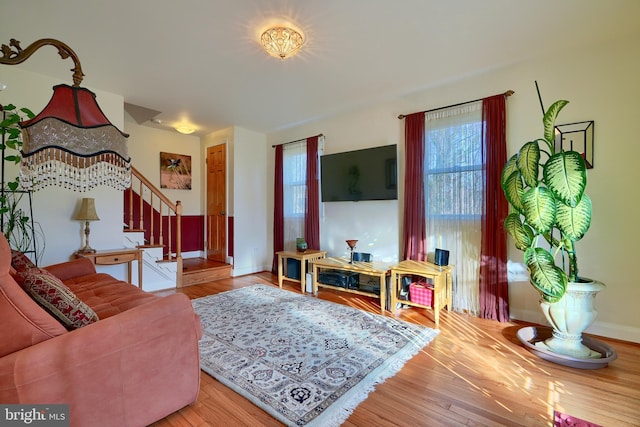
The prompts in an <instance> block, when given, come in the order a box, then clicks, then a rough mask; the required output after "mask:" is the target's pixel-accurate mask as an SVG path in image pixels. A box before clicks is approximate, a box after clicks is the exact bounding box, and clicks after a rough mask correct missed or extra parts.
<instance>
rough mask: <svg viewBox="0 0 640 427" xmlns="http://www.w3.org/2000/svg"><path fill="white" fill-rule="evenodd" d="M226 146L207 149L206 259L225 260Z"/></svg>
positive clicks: (221, 145)
mask: <svg viewBox="0 0 640 427" xmlns="http://www.w3.org/2000/svg"><path fill="white" fill-rule="evenodd" d="M226 149H227V145H226V144H220V145H214V146H213V147H209V148H207V259H210V260H214V261H220V262H226V258H227V206H226V201H227V193H226V189H227V183H226V177H227V163H226V159H227V156H226Z"/></svg>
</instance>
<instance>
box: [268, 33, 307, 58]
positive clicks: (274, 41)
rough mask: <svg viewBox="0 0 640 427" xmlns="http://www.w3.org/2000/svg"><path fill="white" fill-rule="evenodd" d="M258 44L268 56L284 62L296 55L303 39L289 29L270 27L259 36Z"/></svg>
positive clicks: (299, 34)
mask: <svg viewBox="0 0 640 427" xmlns="http://www.w3.org/2000/svg"><path fill="white" fill-rule="evenodd" d="M260 44H261V45H262V48H263V49H264V50H265V51H266V52H267V53H268V54H269V55H271V56H274V57H276V58H280V59H282V60H284V59H286V58H290V57H292V56H293V55H295V54H296V53H298V51H299V50H300V48H301V47H302V45H303V44H304V37H303V36H302V34H301V33H300V32H299V31H297V30H294V29H293V28H290V27H271V28H269V29H267V30H266V31H264V32H263V33H262V35H261V36H260Z"/></svg>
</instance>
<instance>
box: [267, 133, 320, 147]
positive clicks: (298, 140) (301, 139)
mask: <svg viewBox="0 0 640 427" xmlns="http://www.w3.org/2000/svg"><path fill="white" fill-rule="evenodd" d="M314 136H317V137H318V138H320V137H323V136H324V135H323V134H321V133H319V134H317V135H311V136H308V137H306V138H300V139H296V140H295V141H289V142H283V143H282V144H274V145H272V146H271V148H276V147H277V146H278V145H287V144H295V143H296V142H302V141H306V140H307V139H309V138H313V137H314Z"/></svg>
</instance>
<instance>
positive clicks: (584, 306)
mask: <svg viewBox="0 0 640 427" xmlns="http://www.w3.org/2000/svg"><path fill="white" fill-rule="evenodd" d="M604 288H605V285H604V284H603V283H601V282H599V281H597V280H592V281H585V282H569V283H568V284H567V291H566V293H565V294H564V295H563V297H562V299H560V301H558V302H556V303H549V302H546V301H544V300H543V301H540V307H541V308H542V312H543V313H544V315H545V317H546V318H547V321H549V323H550V324H551V326H552V327H553V335H552V337H551V338H548V339H546V340H544V341H540V342H537V343H536V344H535V345H536V346H537V347H540V348H544V349H546V350H549V351H551V352H554V353H557V354H562V355H566V356H570V357H574V358H580V359H590V358H600V357H602V355H601V353H599V352H596V351H594V350H592V349H590V348H589V347H587V346H586V345H584V344H583V343H582V333H583V332H584V331H585V330H586V329H587V328H588V327H589V326H590V325H591V324H592V323H593V321H594V320H595V318H596V316H597V315H598V311H597V310H596V308H595V303H594V301H595V297H596V295H597V294H598V292H600V291H602V290H603V289H604Z"/></svg>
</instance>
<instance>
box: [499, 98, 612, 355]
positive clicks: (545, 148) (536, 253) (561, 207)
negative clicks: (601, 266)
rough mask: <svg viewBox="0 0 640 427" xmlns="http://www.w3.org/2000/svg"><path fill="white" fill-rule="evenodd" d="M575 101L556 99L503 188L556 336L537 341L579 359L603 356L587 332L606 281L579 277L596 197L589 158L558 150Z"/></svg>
mask: <svg viewBox="0 0 640 427" xmlns="http://www.w3.org/2000/svg"><path fill="white" fill-rule="evenodd" d="M567 104H568V101H564V100H560V101H556V102H555V103H553V105H551V106H550V107H549V109H548V110H547V111H546V112H545V113H544V117H543V124H544V136H543V138H539V139H536V140H534V141H530V142H527V143H526V144H524V145H523V146H522V147H521V148H520V151H519V152H518V153H517V154H515V155H514V156H512V157H511V158H510V159H509V160H508V161H507V163H506V165H505V167H504V169H503V171H502V182H501V184H502V189H503V191H504V194H505V196H506V198H507V201H508V202H509V205H510V208H511V209H510V213H509V215H508V216H507V218H506V219H505V224H504V226H505V229H506V231H507V233H508V234H509V235H510V236H511V237H512V238H513V241H514V243H515V246H516V247H517V248H518V249H520V250H521V251H524V263H525V264H526V266H527V270H528V271H529V275H530V281H531V284H532V285H533V286H534V287H535V288H536V289H537V290H538V291H539V292H540V294H541V296H542V298H541V301H540V306H541V308H542V311H543V313H544V315H545V317H546V318H547V320H548V321H549V323H550V324H551V326H552V327H553V336H552V337H551V338H549V339H547V340H545V341H544V343H536V345H537V346H543V347H544V348H545V349H546V350H549V351H552V352H554V353H557V354H562V355H566V356H570V357H575V358H596V357H600V353H596V352H594V351H592V350H591V349H589V348H588V347H587V346H585V345H584V344H583V343H582V332H583V331H584V330H585V329H586V328H588V327H589V325H590V324H591V323H592V322H593V320H595V317H596V315H597V312H596V310H595V307H594V304H593V301H594V296H595V294H597V293H598V292H599V291H601V290H602V289H604V285H603V284H602V283H600V282H598V281H595V280H590V279H584V278H581V277H580V276H579V275H578V259H577V256H576V245H575V243H576V242H577V241H578V240H580V239H582V237H583V236H584V235H585V233H586V232H587V230H588V229H589V226H590V224H591V214H592V205H591V199H590V198H589V196H587V194H586V193H585V189H586V186H587V172H586V166H585V162H584V159H583V157H582V155H581V154H580V153H578V152H576V151H556V147H555V144H554V142H555V121H556V117H557V116H558V113H559V112H560V110H562V108H564V107H565V105H567Z"/></svg>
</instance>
